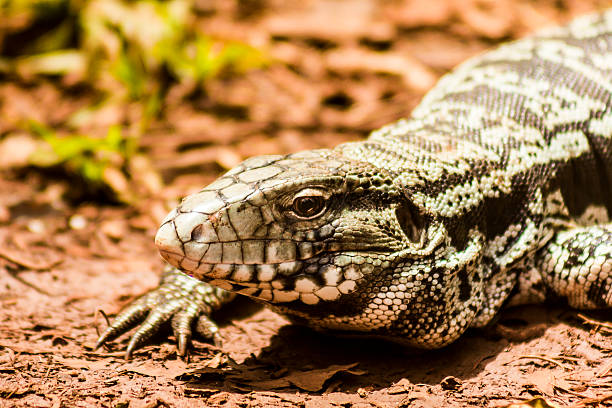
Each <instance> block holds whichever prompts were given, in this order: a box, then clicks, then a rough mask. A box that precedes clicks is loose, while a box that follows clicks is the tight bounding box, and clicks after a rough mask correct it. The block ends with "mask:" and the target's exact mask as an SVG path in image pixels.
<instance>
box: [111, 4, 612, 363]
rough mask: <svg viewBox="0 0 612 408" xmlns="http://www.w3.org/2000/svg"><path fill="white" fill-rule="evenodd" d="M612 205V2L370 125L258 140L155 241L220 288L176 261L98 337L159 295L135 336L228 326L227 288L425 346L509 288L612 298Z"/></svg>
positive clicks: (329, 325)
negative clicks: (218, 319) (287, 140)
mask: <svg viewBox="0 0 612 408" xmlns="http://www.w3.org/2000/svg"><path fill="white" fill-rule="evenodd" d="M611 211H612V11H609V12H605V13H602V14H594V15H588V16H585V17H583V18H580V19H577V20H575V21H574V22H572V23H571V24H570V25H568V26H566V27H561V28H553V29H548V30H545V31H542V32H541V33H539V34H538V35H536V36H533V37H529V38H526V39H524V40H521V41H518V42H515V43H511V44H507V45H504V46H501V47H499V48H497V49H495V50H493V51H491V52H489V53H486V54H484V55H482V56H479V57H477V58H474V59H472V60H469V61H468V62H466V63H464V64H463V65H461V66H459V67H458V68H457V69H455V70H454V71H453V72H452V73H450V74H449V75H447V76H445V77H444V78H442V79H441V80H440V82H439V83H438V85H437V86H436V87H435V88H434V89H433V90H431V91H430V92H429V93H428V94H427V96H426V97H425V98H424V99H423V101H422V103H421V104H420V105H419V106H418V107H417V108H416V109H415V110H414V112H413V113H412V116H410V117H409V118H407V119H404V120H400V121H398V122H396V123H393V124H391V125H388V126H385V127H383V128H382V129H379V130H377V131H375V132H373V133H372V135H371V136H370V138H368V139H367V140H365V141H363V142H355V143H347V144H343V145H340V146H338V147H336V148H335V149H329V150H328V149H325V150H313V151H305V152H300V153H296V154H291V155H288V156H260V157H254V158H251V159H249V160H246V161H245V162H243V163H242V164H241V165H239V166H238V167H236V168H234V169H233V170H231V171H230V172H229V173H227V174H225V175H224V176H222V177H221V178H219V179H218V180H217V181H215V182H214V183H213V184H211V185H210V186H208V187H206V188H204V189H203V190H202V191H201V192H199V193H196V194H194V195H191V196H189V197H187V198H185V199H184V200H183V201H182V203H181V204H180V205H179V206H178V207H177V209H175V210H174V211H173V212H172V213H170V214H169V215H168V217H167V218H166V219H165V220H164V222H163V224H162V226H161V227H160V230H159V232H158V234H157V237H156V243H157V245H158V247H159V249H160V251H161V254H162V256H163V257H164V258H165V259H166V260H167V261H168V262H169V263H170V264H171V265H173V266H174V267H176V268H178V269H180V270H182V271H184V272H186V273H187V274H189V275H191V276H193V277H194V278H196V279H198V280H201V281H204V282H207V283H208V284H210V285H212V286H213V287H214V288H213V287H211V286H208V284H206V283H200V282H199V281H196V280H195V279H193V278H190V277H188V276H186V275H184V274H183V273H182V272H180V271H178V270H173V271H168V272H167V273H166V275H165V277H164V281H162V285H161V286H160V288H158V289H157V290H156V291H153V292H151V293H149V294H147V295H145V296H144V297H143V298H141V299H140V300H138V301H137V302H136V303H135V304H134V305H132V306H131V309H128V310H127V311H126V312H124V313H123V314H122V315H120V316H119V317H118V320H117V322H116V323H115V324H114V325H113V326H111V327H110V328H109V329H108V330H107V332H106V333H105V334H103V336H102V337H101V339H100V341H99V343H100V344H101V343H102V342H104V341H106V340H107V339H109V338H112V337H115V336H116V335H118V334H120V333H121V332H123V331H125V329H126V327H127V326H129V325H130V324H131V323H133V322H135V321H136V320H137V319H138V318H144V316H145V315H146V314H147V313H149V311H151V313H150V314H149V317H148V318H147V320H146V321H145V323H144V325H143V326H141V328H140V329H139V330H138V331H137V333H136V335H135V339H133V342H132V343H131V344H130V348H129V350H128V352H131V350H132V349H133V348H134V347H136V346H137V345H138V344H139V343H140V342H141V341H142V340H143V339H144V338H146V337H147V335H148V334H149V333H150V332H152V331H153V330H155V329H156V328H157V327H158V326H159V324H160V323H161V322H163V321H164V320H168V319H171V320H172V322H173V327H174V328H175V331H177V333H179V334H181V335H182V339H183V340H182V341H183V343H184V342H185V341H186V339H188V336H189V335H190V331H189V327H190V324H191V322H192V321H194V319H198V316H201V317H199V319H200V324H198V327H197V329H198V330H199V331H201V332H203V333H205V334H207V335H211V333H213V334H214V332H215V330H216V327H215V326H214V323H212V322H211V321H210V320H208V318H207V313H208V312H209V309H210V308H211V307H212V306H211V305H213V306H216V305H220V304H222V303H223V302H225V301H226V300H227V299H229V298H231V296H230V295H228V294H227V292H224V291H223V290H229V291H232V292H236V293H239V294H243V295H246V296H250V297H253V298H256V299H259V300H261V301H263V302H265V303H268V304H270V305H272V306H273V307H274V308H275V309H276V310H278V311H280V312H281V313H284V314H286V315H287V316H289V317H290V318H291V319H292V320H294V321H296V322H298V323H303V324H307V325H310V326H312V327H315V328H317V329H332V330H349V331H356V332H361V333H364V334H368V335H375V336H381V337H384V338H387V339H390V340H393V341H397V342H401V343H405V344H408V345H411V346H417V347H423V348H436V347H441V346H444V345H446V344H448V343H450V342H452V341H453V340H455V339H456V338H457V337H458V336H460V335H461V333H463V332H464V331H465V330H466V328H468V327H478V326H483V325H485V324H487V323H488V322H490V320H491V319H492V318H493V316H494V315H495V314H496V313H497V312H498V310H499V309H500V307H501V306H502V305H503V304H504V303H506V302H507V301H509V298H511V297H512V296H513V295H514V297H513V298H512V299H511V300H510V301H511V302H513V303H521V302H529V301H542V300H545V299H547V298H557V297H559V298H563V299H566V300H567V301H568V302H569V304H570V305H571V306H573V307H577V308H594V307H612V272H611V271H612V224H610V214H611ZM169 281H171V283H168V282H169ZM196 282H197V283H196ZM216 288H220V289H216ZM198 293H199V294H200V295H198ZM220 299H221V300H220ZM186 310H188V311H187V312H186ZM202 313H203V314H202ZM177 316H178V317H177ZM182 350H183V352H184V344H183V345H182Z"/></svg>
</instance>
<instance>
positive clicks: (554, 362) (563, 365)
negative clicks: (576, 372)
mask: <svg viewBox="0 0 612 408" xmlns="http://www.w3.org/2000/svg"><path fill="white" fill-rule="evenodd" d="M521 358H533V359H538V360H544V361H547V362H549V363H551V364H554V365H556V366H559V367H561V368H563V369H564V370H568V371H569V370H571V369H572V368H571V367H568V366H566V365H565V364H563V363H560V362H558V361H556V360H554V359H552V358H550V357H546V356H536V355H524V356H519V357H518V358H516V359H515V360H514V361H516V360H520V359H521Z"/></svg>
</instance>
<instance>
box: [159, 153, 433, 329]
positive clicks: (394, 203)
mask: <svg viewBox="0 0 612 408" xmlns="http://www.w3.org/2000/svg"><path fill="white" fill-rule="evenodd" d="M395 179H396V177H395V175H394V174H393V173H392V172H391V171H390V170H385V169H381V168H375V167H373V166H372V165H371V164H369V163H367V162H362V161H357V160H354V159H352V158H347V157H345V156H343V155H341V154H339V153H337V152H336V151H334V150H316V151H306V152H301V153H297V154H293V155H288V156H259V157H254V158H251V159H248V160H246V161H245V162H243V163H242V164H241V165H239V166H238V167H236V168H234V169H233V170H231V171H229V172H228V173H227V174H225V175H223V176H222V177H220V178H219V179H217V180H216V181H215V182H213V183H212V184H211V185H209V186H208V187H206V188H204V189H203V190H201V191H200V192H198V193H195V194H192V195H190V196H188V197H186V198H184V199H183V200H182V202H181V203H180V205H179V206H178V207H177V208H176V209H175V210H173V211H172V212H171V213H170V214H169V215H168V216H167V217H166V219H165V220H164V221H163V222H162V225H161V227H160V229H159V231H158V233H157V236H156V245H157V246H158V248H159V250H160V253H161V255H162V257H164V258H165V259H166V260H167V261H168V262H169V263H170V264H172V265H174V266H176V267H177V268H179V269H181V270H183V271H185V272H186V273H188V274H189V275H192V276H194V277H196V278H198V279H200V280H203V281H207V282H209V283H210V284H212V285H214V286H218V287H221V288H223V289H227V290H231V291H234V292H238V293H241V294H244V295H247V296H250V297H254V298H257V299H259V300H262V301H264V302H267V303H270V304H273V305H275V306H278V307H280V308H281V309H282V311H285V312H288V313H289V314H293V315H294V316H298V317H303V318H305V319H306V320H308V319H312V318H313V316H314V317H315V318H317V319H319V320H321V319H324V318H325V317H326V316H327V315H334V316H338V315H339V314H343V315H347V314H351V313H352V314H353V315H354V314H358V313H360V311H359V310H358V309H359V308H363V307H365V306H364V305H367V304H368V303H370V302H372V298H371V294H372V293H375V292H376V291H375V290H368V287H369V288H370V289H372V285H375V284H376V282H379V283H380V282H381V281H380V280H381V279H383V277H376V275H377V274H381V273H380V272H381V271H383V270H385V269H387V270H388V269H390V268H392V267H393V266H394V265H393V264H394V262H395V261H396V260H397V259H398V254H400V253H404V254H405V252H406V251H413V252H414V253H415V254H418V252H419V251H425V250H427V249H426V247H428V246H429V245H428V241H430V240H429V239H428V237H427V234H428V233H427V231H426V230H427V228H425V227H424V221H423V219H422V216H421V215H420V214H419V212H418V210H417V209H415V208H411V207H410V204H409V203H408V202H407V200H406V198H405V195H404V193H403V192H402V189H401V188H400V187H398V186H397V185H396V184H395V181H394V180H395ZM429 244H430V243H429ZM381 275H383V274H381ZM396 303H397V302H396ZM322 305H324V306H323V307H322ZM335 321H336V322H338V321H339V320H337V319H336V320H335ZM361 323H363V322H361ZM349 325H350V324H349Z"/></svg>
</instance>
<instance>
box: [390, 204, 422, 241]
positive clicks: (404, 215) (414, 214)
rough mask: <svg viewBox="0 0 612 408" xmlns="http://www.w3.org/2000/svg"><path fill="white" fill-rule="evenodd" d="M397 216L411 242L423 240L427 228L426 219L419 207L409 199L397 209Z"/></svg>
mask: <svg viewBox="0 0 612 408" xmlns="http://www.w3.org/2000/svg"><path fill="white" fill-rule="evenodd" d="M395 216H396V217H397V222H398V223H399V225H400V227H401V228H402V231H403V232H404V234H405V235H406V237H407V238H408V240H409V241H410V242H415V243H416V242H421V241H422V239H423V230H424V229H425V219H424V218H423V216H421V214H420V213H419V210H418V208H417V207H416V206H415V205H414V204H412V203H411V202H410V201H408V200H404V201H402V203H401V204H400V205H399V206H398V207H397V208H396V209H395Z"/></svg>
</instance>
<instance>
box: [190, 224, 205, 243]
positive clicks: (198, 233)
mask: <svg viewBox="0 0 612 408" xmlns="http://www.w3.org/2000/svg"><path fill="white" fill-rule="evenodd" d="M202 229H203V227H202V224H199V225H198V226H197V227H195V228H194V229H193V230H192V231H191V240H192V241H199V240H200V238H202Z"/></svg>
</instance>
